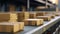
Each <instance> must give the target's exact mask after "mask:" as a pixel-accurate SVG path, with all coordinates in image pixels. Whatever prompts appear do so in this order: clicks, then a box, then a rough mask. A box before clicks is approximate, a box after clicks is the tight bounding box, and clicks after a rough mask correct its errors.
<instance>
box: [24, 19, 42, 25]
mask: <svg viewBox="0 0 60 34" xmlns="http://www.w3.org/2000/svg"><path fill="white" fill-rule="evenodd" d="M24 24H25V25H26V26H39V25H42V24H43V19H25V20H24Z"/></svg>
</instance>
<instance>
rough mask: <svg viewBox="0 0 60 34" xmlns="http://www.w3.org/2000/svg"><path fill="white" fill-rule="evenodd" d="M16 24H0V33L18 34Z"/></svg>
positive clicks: (17, 25)
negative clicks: (12, 33)
mask: <svg viewBox="0 0 60 34" xmlns="http://www.w3.org/2000/svg"><path fill="white" fill-rule="evenodd" d="M18 31H19V24H18V23H0V32H18Z"/></svg>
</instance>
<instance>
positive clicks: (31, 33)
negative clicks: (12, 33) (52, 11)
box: [0, 16, 60, 34]
mask: <svg viewBox="0 0 60 34" xmlns="http://www.w3.org/2000/svg"><path fill="white" fill-rule="evenodd" d="M59 20H60V16H59V17H55V18H54V19H51V21H45V22H44V24H43V25H42V26H25V27H24V31H21V32H18V33H16V34H42V33H43V32H44V31H46V30H47V29H48V28H49V27H51V26H53V25H54V24H55V23H57V22H58V21H59ZM0 34H1V33H0ZM4 34H5V33H4Z"/></svg>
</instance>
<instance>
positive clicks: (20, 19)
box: [18, 12, 29, 22]
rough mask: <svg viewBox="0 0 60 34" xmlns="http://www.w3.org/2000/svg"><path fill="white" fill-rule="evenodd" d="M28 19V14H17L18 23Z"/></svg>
mask: <svg viewBox="0 0 60 34" xmlns="http://www.w3.org/2000/svg"><path fill="white" fill-rule="evenodd" d="M28 18H29V12H19V13H18V22H23V21H24V19H28Z"/></svg>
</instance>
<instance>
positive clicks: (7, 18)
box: [0, 13, 17, 22]
mask: <svg viewBox="0 0 60 34" xmlns="http://www.w3.org/2000/svg"><path fill="white" fill-rule="evenodd" d="M16 20H17V14H16V13H0V22H14V21H15V22H16Z"/></svg>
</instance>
